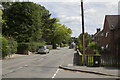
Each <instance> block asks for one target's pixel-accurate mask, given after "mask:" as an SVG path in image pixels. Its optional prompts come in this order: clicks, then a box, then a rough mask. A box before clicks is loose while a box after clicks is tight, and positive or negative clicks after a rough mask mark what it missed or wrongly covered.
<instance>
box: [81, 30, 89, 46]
mask: <svg viewBox="0 0 120 80" xmlns="http://www.w3.org/2000/svg"><path fill="white" fill-rule="evenodd" d="M79 39H80V40H81V42H82V41H83V36H82V33H81V34H80V36H79ZM90 42H91V35H90V34H88V33H87V32H86V33H85V46H86V47H87V45H88V44H89V43H90Z"/></svg>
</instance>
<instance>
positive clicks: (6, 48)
mask: <svg viewBox="0 0 120 80" xmlns="http://www.w3.org/2000/svg"><path fill="white" fill-rule="evenodd" d="M9 51H10V48H9V45H8V40H7V39H6V38H5V37H3V36H2V58H5V57H6V56H7V55H8V54H9V53H10V52H9Z"/></svg>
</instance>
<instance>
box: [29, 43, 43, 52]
mask: <svg viewBox="0 0 120 80" xmlns="http://www.w3.org/2000/svg"><path fill="white" fill-rule="evenodd" d="M43 45H45V42H44V41H43V42H30V43H29V45H28V50H29V51H31V52H36V51H37V50H38V47H39V46H43Z"/></svg>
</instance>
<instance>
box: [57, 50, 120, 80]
mask: <svg viewBox="0 0 120 80" xmlns="http://www.w3.org/2000/svg"><path fill="white" fill-rule="evenodd" d="M76 53H77V51H74V53H73V54H72V55H71V54H67V55H66V57H67V56H68V57H69V59H67V60H64V62H63V63H62V64H61V65H60V66H59V68H60V69H64V70H69V71H76V72H85V73H91V74H98V75H106V76H114V77H118V78H120V74H119V70H120V69H118V68H114V67H86V66H77V65H76V61H75V54H76ZM79 55H81V53H80V52H79ZM66 57H65V59H66Z"/></svg>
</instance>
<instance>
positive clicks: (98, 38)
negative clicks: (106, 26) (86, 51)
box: [92, 28, 104, 48]
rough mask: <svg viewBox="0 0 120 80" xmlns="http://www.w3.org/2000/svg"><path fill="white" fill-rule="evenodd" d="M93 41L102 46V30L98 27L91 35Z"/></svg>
mask: <svg viewBox="0 0 120 80" xmlns="http://www.w3.org/2000/svg"><path fill="white" fill-rule="evenodd" d="M92 40H93V41H95V42H97V43H98V44H99V45H100V46H101V48H103V46H104V44H103V30H100V28H97V32H96V33H95V34H94V35H93V38H92Z"/></svg>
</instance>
